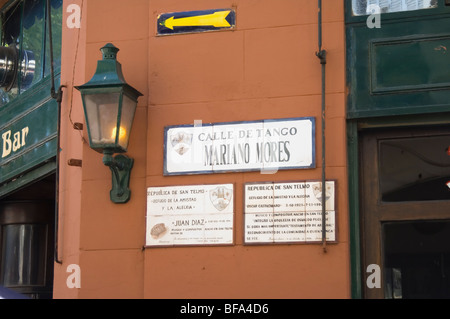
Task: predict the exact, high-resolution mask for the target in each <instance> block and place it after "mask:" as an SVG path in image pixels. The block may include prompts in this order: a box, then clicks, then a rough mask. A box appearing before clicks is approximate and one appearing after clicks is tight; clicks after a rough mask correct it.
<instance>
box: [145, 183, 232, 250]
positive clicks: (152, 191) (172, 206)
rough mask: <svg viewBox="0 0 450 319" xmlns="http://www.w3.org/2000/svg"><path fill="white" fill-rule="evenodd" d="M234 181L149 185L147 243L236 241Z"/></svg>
mask: <svg viewBox="0 0 450 319" xmlns="http://www.w3.org/2000/svg"><path fill="white" fill-rule="evenodd" d="M233 203H234V187H233V184H223V185H189V186H170V187H149V188H148V189H147V230H146V245H147V246H177V245H218V244H233V217H234V204H233Z"/></svg>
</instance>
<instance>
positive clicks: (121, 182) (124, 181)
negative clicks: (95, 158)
mask: <svg viewBox="0 0 450 319" xmlns="http://www.w3.org/2000/svg"><path fill="white" fill-rule="evenodd" d="M133 162H134V160H133V159H132V158H129V157H127V156H125V155H116V156H115V157H113V154H112V152H108V151H107V150H105V151H104V152H103V164H105V165H106V166H108V167H109V168H110V169H111V172H112V189H111V191H110V197H111V201H113V202H114V203H118V204H123V203H126V202H128V201H129V199H130V195H131V191H130V188H129V184H130V174H131V169H132V168H133Z"/></svg>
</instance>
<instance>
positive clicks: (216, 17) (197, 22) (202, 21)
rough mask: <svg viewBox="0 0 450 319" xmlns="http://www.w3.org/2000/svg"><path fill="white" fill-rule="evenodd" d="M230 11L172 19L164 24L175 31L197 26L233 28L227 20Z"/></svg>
mask: <svg viewBox="0 0 450 319" xmlns="http://www.w3.org/2000/svg"><path fill="white" fill-rule="evenodd" d="M229 13H230V11H218V12H214V13H213V14H205V15H201V16H193V17H186V18H179V19H175V18H174V17H170V18H169V19H167V20H166V21H165V22H164V24H165V26H166V27H167V28H169V29H171V30H173V27H197V26H209V25H211V26H213V27H216V28H219V27H231V25H230V24H229V23H228V21H227V20H225V18H226V17H227V16H228V14H229Z"/></svg>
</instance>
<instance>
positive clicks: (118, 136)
mask: <svg viewBox="0 0 450 319" xmlns="http://www.w3.org/2000/svg"><path fill="white" fill-rule="evenodd" d="M100 51H101V52H102V54H103V59H102V60H99V61H98V62H97V70H96V71H95V74H94V76H93V77H92V79H91V80H90V81H89V82H87V83H85V84H83V85H80V86H76V87H75V88H76V89H77V90H79V91H80V92H81V98H82V100H83V107H84V115H85V118H86V124H87V131H88V135H89V145H90V147H91V148H92V149H94V150H95V151H97V152H100V153H103V163H104V164H105V165H106V166H109V168H110V169H111V172H112V189H111V192H110V197H111V201H113V202H114V203H126V202H127V201H128V200H129V199H130V189H129V182H130V173H131V168H132V167H133V159H132V158H129V157H127V156H125V155H121V154H119V155H116V156H115V157H113V154H114V153H125V152H126V151H127V148H128V141H129V138H130V132H131V126H132V124H133V119H134V113H135V111H136V106H137V99H138V97H139V96H142V94H141V93H140V92H139V91H137V90H136V89H134V88H133V87H131V86H130V85H128V84H127V83H126V82H125V79H124V77H123V74H122V66H121V64H120V63H119V62H117V60H116V57H117V52H118V51H119V49H118V48H116V47H115V46H114V45H113V44H111V43H108V44H106V45H105V46H104V47H103V48H101V50H100Z"/></svg>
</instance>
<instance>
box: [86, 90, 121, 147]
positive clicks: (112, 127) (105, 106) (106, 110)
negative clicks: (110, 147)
mask: <svg viewBox="0 0 450 319" xmlns="http://www.w3.org/2000/svg"><path fill="white" fill-rule="evenodd" d="M119 97H120V93H119V92H117V93H99V94H89V95H86V96H85V107H86V121H87V122H88V123H87V124H88V128H89V131H90V139H91V146H98V145H99V146H101V145H105V144H114V143H115V141H116V135H115V133H116V130H117V116H118V111H119Z"/></svg>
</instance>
